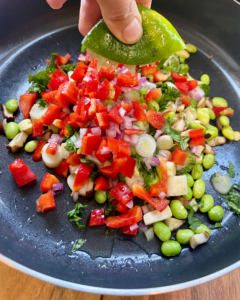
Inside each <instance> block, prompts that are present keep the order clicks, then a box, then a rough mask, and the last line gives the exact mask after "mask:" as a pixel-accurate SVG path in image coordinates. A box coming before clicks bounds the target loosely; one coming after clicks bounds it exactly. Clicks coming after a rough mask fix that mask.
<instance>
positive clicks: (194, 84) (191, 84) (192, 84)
mask: <svg viewBox="0 0 240 300" xmlns="http://www.w3.org/2000/svg"><path fill="white" fill-rule="evenodd" d="M175 85H176V83H175ZM186 85H187V86H188V91H189V92H190V91H192V90H194V89H195V88H196V87H197V86H198V81H197V80H190V81H187V82H186Z"/></svg>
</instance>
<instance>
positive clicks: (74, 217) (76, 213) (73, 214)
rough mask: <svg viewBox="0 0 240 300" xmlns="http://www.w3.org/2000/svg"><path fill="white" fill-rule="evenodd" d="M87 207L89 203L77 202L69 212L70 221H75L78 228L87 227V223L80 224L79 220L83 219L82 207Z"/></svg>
mask: <svg viewBox="0 0 240 300" xmlns="http://www.w3.org/2000/svg"><path fill="white" fill-rule="evenodd" d="M86 207H87V205H82V204H81V203H79V202H77V203H76V204H75V208H74V209H73V210H71V211H69V212H68V213H67V216H68V218H69V221H70V222H75V223H76V224H77V226H78V228H80V229H83V228H85V227H86V226H85V225H80V224H79V221H80V220H81V217H80V215H81V214H82V211H81V209H82V208H86Z"/></svg>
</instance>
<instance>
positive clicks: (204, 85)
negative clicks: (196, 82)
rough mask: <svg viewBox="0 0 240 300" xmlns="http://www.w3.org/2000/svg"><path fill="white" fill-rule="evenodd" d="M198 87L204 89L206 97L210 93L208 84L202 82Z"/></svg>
mask: <svg viewBox="0 0 240 300" xmlns="http://www.w3.org/2000/svg"><path fill="white" fill-rule="evenodd" d="M199 87H200V88H201V89H202V90H203V91H204V93H205V96H206V97H207V96H208V95H209V94H210V86H209V85H207V84H205V83H204V84H201V85H200V86H199Z"/></svg>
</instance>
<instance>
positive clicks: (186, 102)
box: [181, 97, 191, 106]
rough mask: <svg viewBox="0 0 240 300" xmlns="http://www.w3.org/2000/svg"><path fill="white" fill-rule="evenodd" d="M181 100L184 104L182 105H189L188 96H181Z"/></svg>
mask: <svg viewBox="0 0 240 300" xmlns="http://www.w3.org/2000/svg"><path fill="white" fill-rule="evenodd" d="M181 101H182V104H184V105H187V106H190V105H191V102H190V99H189V98H188V97H182V98H181Z"/></svg>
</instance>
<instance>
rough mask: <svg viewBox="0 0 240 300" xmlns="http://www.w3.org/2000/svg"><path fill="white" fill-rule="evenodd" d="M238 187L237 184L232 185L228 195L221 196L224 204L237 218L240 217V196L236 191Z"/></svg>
mask: <svg viewBox="0 0 240 300" xmlns="http://www.w3.org/2000/svg"><path fill="white" fill-rule="evenodd" d="M235 186H236V187H240V185H239V184H236V183H235V184H234V185H233V186H232V187H231V189H230V191H229V193H228V194H227V195H221V197H222V198H224V199H226V202H227V204H228V206H229V208H230V209H231V210H232V211H234V212H235V213H236V214H237V215H238V216H239V215H240V208H239V205H240V194H239V192H238V191H237V190H236V187H235Z"/></svg>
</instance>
